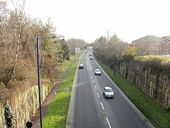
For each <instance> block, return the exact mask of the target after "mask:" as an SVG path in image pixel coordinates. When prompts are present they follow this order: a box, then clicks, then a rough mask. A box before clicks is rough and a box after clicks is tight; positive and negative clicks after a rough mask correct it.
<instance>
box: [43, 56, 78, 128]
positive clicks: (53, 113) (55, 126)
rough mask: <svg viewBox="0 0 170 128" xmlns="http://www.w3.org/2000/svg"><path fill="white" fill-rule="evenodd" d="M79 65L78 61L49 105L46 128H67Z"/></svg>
mask: <svg viewBox="0 0 170 128" xmlns="http://www.w3.org/2000/svg"><path fill="white" fill-rule="evenodd" d="M72 59H73V57H72ZM77 63H78V60H77V59H76V61H75V62H73V64H72V65H71V67H70V69H69V71H68V73H67V75H66V77H65V78H64V80H63V82H62V83H61V85H60V87H59V88H58V90H57V94H56V95H55V96H54V98H53V101H52V102H51V104H49V108H48V110H47V113H46V115H45V117H44V119H43V127H44V128H64V127H65V125H66V120H67V113H68V108H69V103H70V96H71V90H72V86H73V80H74V74H75V71H76V67H77Z"/></svg>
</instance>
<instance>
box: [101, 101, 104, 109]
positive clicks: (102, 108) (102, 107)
mask: <svg viewBox="0 0 170 128" xmlns="http://www.w3.org/2000/svg"><path fill="white" fill-rule="evenodd" d="M100 104H101V106H102V109H103V110H104V106H103V103H102V102H100Z"/></svg>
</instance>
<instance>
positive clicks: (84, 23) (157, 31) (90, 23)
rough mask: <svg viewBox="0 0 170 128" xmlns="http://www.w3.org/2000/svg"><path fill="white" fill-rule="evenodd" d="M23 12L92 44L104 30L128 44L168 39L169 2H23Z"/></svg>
mask: <svg viewBox="0 0 170 128" xmlns="http://www.w3.org/2000/svg"><path fill="white" fill-rule="evenodd" d="M9 1H10V0H9ZM14 1H21V0H14ZM25 11H26V12H27V13H28V14H30V16H31V17H33V18H39V19H41V20H43V21H47V19H48V18H49V17H50V18H51V19H52V21H53V24H54V26H55V27H56V28H57V30H56V33H57V34H62V35H64V36H65V38H66V39H68V38H81V39H84V40H85V41H88V42H92V41H94V40H95V39H96V38H98V37H100V36H106V33H107V31H108V32H109V34H110V35H113V34H117V35H118V37H119V38H120V39H122V40H124V41H128V42H131V41H132V40H135V39H137V38H140V37H142V36H145V35H156V36H165V35H166V36H167V35H169V36H170V16H169V13H170V0H27V1H26V8H25Z"/></svg>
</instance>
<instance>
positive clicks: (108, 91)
mask: <svg viewBox="0 0 170 128" xmlns="http://www.w3.org/2000/svg"><path fill="white" fill-rule="evenodd" d="M103 96H104V97H105V98H114V92H113V90H112V88H111V87H104V89H103Z"/></svg>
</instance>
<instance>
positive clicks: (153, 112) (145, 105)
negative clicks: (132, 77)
mask: <svg viewBox="0 0 170 128" xmlns="http://www.w3.org/2000/svg"><path fill="white" fill-rule="evenodd" d="M98 62H99V61H98ZM99 64H100V65H101V67H102V68H103V69H104V70H105V71H106V73H107V74H108V75H109V76H110V77H111V79H112V80H113V81H114V82H115V83H116V84H117V85H118V87H119V88H120V89H121V90H122V91H123V92H124V93H125V94H126V96H128V98H129V99H130V100H131V101H132V102H133V103H134V104H135V105H136V106H137V108H138V109H139V110H140V111H141V112H142V113H143V114H144V115H145V116H146V117H147V118H148V119H149V120H150V121H151V122H152V124H153V125H154V126H155V127H157V128H170V112H168V111H167V110H165V109H164V108H163V107H162V106H161V105H160V104H158V103H157V102H155V101H154V100H153V99H151V98H150V97H149V96H147V95H146V94H145V93H144V92H142V91H141V90H140V89H139V88H137V86H136V85H134V84H133V83H131V82H130V81H129V80H127V79H125V78H123V77H122V76H121V75H120V74H118V73H116V75H115V76H114V73H113V71H112V69H110V68H109V67H108V66H106V65H105V64H103V63H102V62H99Z"/></svg>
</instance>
